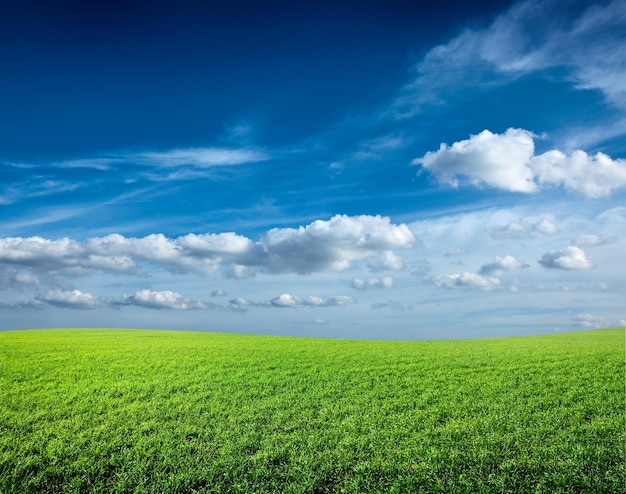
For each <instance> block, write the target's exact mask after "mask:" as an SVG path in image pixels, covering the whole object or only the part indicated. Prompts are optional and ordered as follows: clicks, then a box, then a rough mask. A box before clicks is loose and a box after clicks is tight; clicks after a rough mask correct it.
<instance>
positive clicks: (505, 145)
mask: <svg viewBox="0 0 626 494" xmlns="http://www.w3.org/2000/svg"><path fill="white" fill-rule="evenodd" d="M534 150H535V143H534V141H533V136H532V133H530V132H528V131H527V130H523V129H508V130H507V131H506V132H505V133H504V134H493V133H491V132H490V131H488V130H484V131H482V132H481V133H480V134H478V135H473V136H471V137H470V138H469V139H467V140H465V141H459V142H455V143H454V144H452V146H448V145H447V144H445V143H442V144H441V146H440V147H439V150H438V151H433V152H428V153H426V154H425V155H424V156H423V157H421V158H417V159H415V160H414V161H413V163H414V164H418V165H422V167H423V168H424V169H425V170H428V171H429V172H431V173H432V174H433V175H435V177H437V179H438V180H439V182H441V183H445V184H448V185H452V186H453V187H458V185H459V177H461V176H462V177H467V178H468V179H469V181H470V182H471V183H473V184H474V185H482V184H485V185H488V186H491V187H496V188H498V189H505V190H511V191H515V192H534V191H536V190H537V185H536V184H535V182H534V181H533V172H532V170H531V168H530V166H529V161H530V157H531V156H532V155H533V153H534Z"/></svg>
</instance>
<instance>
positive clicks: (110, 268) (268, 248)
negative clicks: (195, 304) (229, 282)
mask: <svg viewBox="0 0 626 494" xmlns="http://www.w3.org/2000/svg"><path fill="white" fill-rule="evenodd" d="M414 241H415V236H414V235H413V233H411V231H410V230H409V229H408V227H407V226H406V225H405V224H400V225H394V224H392V223H391V222H390V220H389V218H385V217H381V216H353V217H350V216H341V215H337V216H334V217H332V218H331V219H330V220H328V221H323V220H318V221H315V222H313V223H311V224H309V225H307V226H301V227H299V228H275V229H272V230H270V231H269V232H267V234H266V235H264V236H263V237H262V238H261V239H260V240H259V241H257V242H254V241H252V240H250V239H249V238H247V237H244V236H241V235H237V234H235V233H232V232H228V233H219V234H204V235H196V234H189V235H185V236H181V237H178V238H168V237H166V236H165V235H163V234H151V235H148V236H146V237H142V238H133V237H124V236H123V235H120V234H111V235H107V236H105V237H93V238H89V239H87V240H85V241H82V242H79V241H76V240H72V239H69V238H62V239H59V240H49V239H44V238H41V237H30V238H20V237H8V238H0V267H1V266H5V267H13V268H14V267H21V268H22V269H23V270H25V271H24V272H25V273H26V274H29V275H32V276H35V277H39V278H41V276H40V275H42V274H47V275H66V276H78V275H86V274H89V273H92V272H94V271H104V272H116V273H121V272H125V273H128V274H138V273H139V272H140V271H139V264H140V263H149V264H152V265H156V266H160V267H163V268H165V269H167V270H168V271H170V272H172V273H196V274H200V275H207V274H213V273H215V272H216V271H217V270H218V269H220V268H222V269H223V271H224V275H225V276H226V277H228V278H233V279H244V278H249V277H252V276H254V275H255V274H256V273H257V272H258V271H263V272H267V273H285V272H295V273H299V274H309V273H313V272H319V271H337V270H343V269H347V268H349V267H351V266H352V265H353V264H354V263H355V262H358V261H362V260H369V261H371V262H370V266H371V268H372V269H396V270H397V269H401V268H402V259H401V258H400V257H399V256H398V255H397V254H395V253H394V252H393V251H392V250H391V249H395V248H408V247H411V246H412V245H413V242H414Z"/></svg>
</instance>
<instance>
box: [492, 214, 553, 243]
mask: <svg viewBox="0 0 626 494" xmlns="http://www.w3.org/2000/svg"><path fill="white" fill-rule="evenodd" d="M558 231H559V229H558V227H557V226H556V223H554V222H553V221H551V220H549V219H547V218H542V219H541V220H540V221H538V222H537V223H530V222H528V221H524V220H521V221H510V222H509V223H507V224H506V225H494V226H492V227H491V228H490V229H489V235H490V236H491V238H494V239H498V240H500V239H506V238H520V239H521V238H531V237H533V235H534V234H535V233H541V234H544V235H554V234H556V233H558Z"/></svg>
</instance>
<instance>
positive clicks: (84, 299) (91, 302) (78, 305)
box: [37, 290, 106, 309]
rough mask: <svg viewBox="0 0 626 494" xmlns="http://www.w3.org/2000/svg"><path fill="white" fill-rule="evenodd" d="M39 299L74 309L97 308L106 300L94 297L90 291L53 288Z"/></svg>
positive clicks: (49, 303) (38, 298)
mask: <svg viewBox="0 0 626 494" xmlns="http://www.w3.org/2000/svg"><path fill="white" fill-rule="evenodd" d="M37 300H39V301H40V302H44V303H46V304H48V305H54V306H57V307H67V308H72V309H95V308H96V307H101V306H103V305H105V303H106V302H105V301H104V300H101V299H98V298H97V297H94V296H93V295H92V294H90V293H85V292H81V291H80V290H68V291H64V290H52V291H49V292H46V293H45V294H43V295H40V296H39V297H37Z"/></svg>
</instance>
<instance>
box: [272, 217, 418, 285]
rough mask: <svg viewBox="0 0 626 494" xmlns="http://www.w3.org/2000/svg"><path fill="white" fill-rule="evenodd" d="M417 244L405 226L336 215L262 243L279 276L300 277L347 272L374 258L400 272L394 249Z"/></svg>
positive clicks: (284, 231) (277, 233)
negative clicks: (284, 273) (283, 273)
mask: <svg viewBox="0 0 626 494" xmlns="http://www.w3.org/2000/svg"><path fill="white" fill-rule="evenodd" d="M414 241H415V237H414V235H413V233H412V232H411V230H409V228H408V227H407V226H406V225H405V224H401V225H393V224H391V222H390V220H389V218H385V217H381V216H345V215H336V216H333V217H332V218H331V219H330V220H329V221H322V220H318V221H314V222H313V223H311V224H309V225H307V226H301V227H299V228H281V229H278V228H276V229H273V230H270V231H269V232H268V233H267V234H266V235H265V237H263V238H262V239H261V242H260V243H261V245H262V246H263V247H264V249H265V251H266V253H267V256H268V260H267V265H266V266H267V267H268V268H269V269H271V270H272V271H275V272H281V271H295V272H297V273H300V274H306V273H312V272H314V271H320V270H327V269H329V270H333V271H338V270H343V269H347V268H349V267H350V266H351V264H352V263H353V262H354V261H358V260H363V259H368V258H370V259H371V258H373V259H377V260H378V261H379V262H380V264H381V265H383V266H386V267H388V268H391V269H393V268H398V267H399V264H398V261H397V258H396V257H395V256H394V255H393V253H392V252H391V253H390V250H391V249H397V248H406V247H410V246H411V245H412V244H413V243H414Z"/></svg>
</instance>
